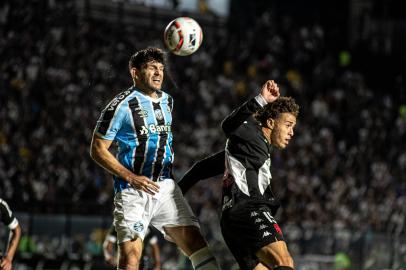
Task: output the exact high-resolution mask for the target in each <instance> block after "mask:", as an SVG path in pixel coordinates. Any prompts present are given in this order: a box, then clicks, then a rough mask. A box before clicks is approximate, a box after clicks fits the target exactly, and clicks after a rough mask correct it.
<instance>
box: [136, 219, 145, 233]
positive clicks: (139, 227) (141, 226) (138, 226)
mask: <svg viewBox="0 0 406 270" xmlns="http://www.w3.org/2000/svg"><path fill="white" fill-rule="evenodd" d="M143 230H144V224H142V222H141V221H138V222H136V223H135V224H134V231H136V232H142V231H143Z"/></svg>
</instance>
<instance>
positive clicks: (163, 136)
mask: <svg viewBox="0 0 406 270" xmlns="http://www.w3.org/2000/svg"><path fill="white" fill-rule="evenodd" d="M152 104H153V107H154V112H160V113H159V114H160V115H161V117H157V116H156V115H155V117H156V120H157V122H158V123H157V124H158V126H164V125H165V117H164V113H163V112H162V111H161V110H163V108H161V106H160V103H155V102H153V103H152ZM167 140H168V132H167V131H163V132H160V133H159V147H158V149H157V152H156V158H155V164H154V169H153V171H152V175H153V179H154V180H157V178H158V177H159V175H160V174H161V171H162V162H163V159H164V153H165V146H166V142H167Z"/></svg>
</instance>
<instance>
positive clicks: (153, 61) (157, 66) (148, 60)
mask: <svg viewBox="0 0 406 270" xmlns="http://www.w3.org/2000/svg"><path fill="white" fill-rule="evenodd" d="M164 67H165V54H164V52H163V51H162V50H161V49H159V48H154V47H149V48H146V49H143V50H140V51H138V52H136V53H135V54H134V55H132V56H131V58H130V61H129V68H130V74H131V77H132V78H133V81H134V84H135V85H136V86H137V87H138V88H139V89H140V90H142V91H146V92H150V91H155V90H160V89H161V87H162V82H163V79H164Z"/></svg>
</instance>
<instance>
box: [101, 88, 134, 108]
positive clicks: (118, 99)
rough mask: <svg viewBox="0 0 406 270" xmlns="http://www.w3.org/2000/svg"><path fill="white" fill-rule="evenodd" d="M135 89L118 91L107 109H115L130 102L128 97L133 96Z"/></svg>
mask: <svg viewBox="0 0 406 270" xmlns="http://www.w3.org/2000/svg"><path fill="white" fill-rule="evenodd" d="M133 93H134V90H133V89H132V88H128V89H127V90H124V91H121V92H120V93H118V94H117V95H116V96H115V97H114V98H113V99H112V100H111V101H110V102H109V103H108V104H107V106H106V110H107V111H115V110H116V109H117V108H118V107H119V106H121V105H122V104H124V103H126V102H128V99H129V98H130V97H131V96H132V94H133Z"/></svg>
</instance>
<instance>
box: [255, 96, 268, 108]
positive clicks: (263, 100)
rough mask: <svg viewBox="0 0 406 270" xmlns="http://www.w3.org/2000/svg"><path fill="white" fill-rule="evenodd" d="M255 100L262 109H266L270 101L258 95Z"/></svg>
mask: <svg viewBox="0 0 406 270" xmlns="http://www.w3.org/2000/svg"><path fill="white" fill-rule="evenodd" d="M255 100H256V102H257V103H258V104H259V105H260V106H261V107H264V106H265V105H266V104H268V101H266V99H265V98H264V96H263V95H262V94H258V95H257V96H256V97H255Z"/></svg>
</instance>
